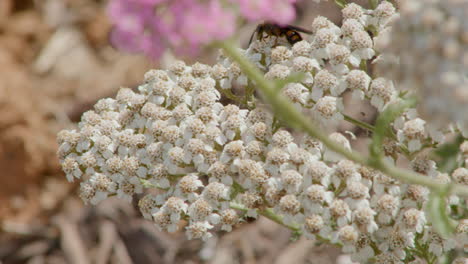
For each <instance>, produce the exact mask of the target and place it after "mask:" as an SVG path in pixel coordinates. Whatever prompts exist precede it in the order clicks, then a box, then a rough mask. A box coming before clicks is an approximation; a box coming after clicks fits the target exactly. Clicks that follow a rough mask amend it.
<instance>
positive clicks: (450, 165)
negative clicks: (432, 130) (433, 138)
mask: <svg viewBox="0 0 468 264" xmlns="http://www.w3.org/2000/svg"><path fill="white" fill-rule="evenodd" d="M463 141H464V139H463V137H462V136H461V135H458V137H457V138H456V139H455V140H454V141H453V142H450V143H446V144H443V145H442V146H440V147H438V148H437V149H436V150H434V152H433V156H435V157H434V159H435V160H436V162H437V168H439V170H440V171H443V172H446V173H452V171H454V170H455V169H456V168H457V167H458V166H459V164H458V163H457V156H458V153H459V152H460V145H461V144H462V143H463Z"/></svg>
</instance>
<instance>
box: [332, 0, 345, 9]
mask: <svg viewBox="0 0 468 264" xmlns="http://www.w3.org/2000/svg"><path fill="white" fill-rule="evenodd" d="M335 4H337V5H338V6H339V7H340V8H344V7H345V6H346V5H347V4H348V2H347V1H346V0H335Z"/></svg>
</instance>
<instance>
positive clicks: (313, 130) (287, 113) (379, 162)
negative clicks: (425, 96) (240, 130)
mask: <svg viewBox="0 0 468 264" xmlns="http://www.w3.org/2000/svg"><path fill="white" fill-rule="evenodd" d="M219 46H220V47H221V48H222V49H223V50H224V51H225V52H226V54H227V55H228V56H229V57H231V59H233V60H234V61H235V62H237V63H238V64H239V66H240V67H241V69H242V70H243V72H244V73H245V74H246V75H247V76H248V77H249V78H250V80H252V81H253V82H254V83H255V84H256V85H257V87H258V88H259V89H260V90H261V92H262V93H263V95H264V97H265V99H266V100H267V101H268V102H269V103H270V104H271V106H272V109H273V110H274V111H275V113H276V114H277V116H279V117H282V119H283V121H284V122H286V123H287V124H289V125H290V126H292V127H295V128H299V129H302V130H303V131H305V132H306V133H307V134H309V135H310V136H312V137H314V138H316V139H318V140H320V141H321V142H323V144H324V145H325V146H327V147H328V148H329V149H330V150H332V151H334V152H337V153H339V154H341V155H342V156H344V157H345V158H347V159H349V160H352V161H354V162H357V163H359V164H362V165H366V166H370V167H373V168H375V169H377V170H380V171H382V172H383V173H385V174H387V175H389V176H391V177H393V178H395V179H398V180H402V181H405V182H409V183H413V184H419V185H424V186H427V187H429V188H431V189H432V190H434V191H438V192H440V191H443V190H446V189H447V188H450V189H451V193H453V194H458V195H462V196H466V197H468V187H466V186H459V185H454V184H441V183H440V182H439V181H436V180H434V179H431V178H429V177H427V176H423V175H421V174H418V173H415V172H412V171H409V170H404V169H400V168H397V167H395V166H393V165H391V164H388V163H386V162H385V161H383V159H382V158H381V156H379V157H378V158H377V159H376V158H372V157H371V158H369V159H368V158H367V157H364V156H363V155H362V154H360V153H358V152H355V151H350V150H347V149H345V148H344V147H343V146H341V145H340V144H338V143H336V142H334V141H333V140H331V139H330V138H329V137H328V136H327V135H326V134H324V133H322V132H321V131H320V130H319V128H317V127H316V126H314V125H313V124H312V122H311V121H310V120H309V119H308V118H307V117H306V116H304V115H303V114H302V113H301V112H300V111H298V110H297V109H296V108H295V107H294V106H293V105H292V104H291V103H290V102H289V101H288V100H287V99H286V98H285V97H282V96H281V95H280V94H279V93H278V92H277V90H278V89H277V87H276V85H275V83H274V82H272V81H269V80H267V79H265V78H264V76H263V74H262V73H261V72H260V70H258V69H257V67H255V65H253V64H252V63H251V62H250V61H249V60H248V59H246V58H245V57H244V56H243V55H242V54H241V53H240V52H239V50H238V49H237V48H236V47H235V46H234V45H233V44H232V43H231V42H221V43H219ZM374 134H376V133H374ZM381 135H384V134H381ZM379 154H380V153H379Z"/></svg>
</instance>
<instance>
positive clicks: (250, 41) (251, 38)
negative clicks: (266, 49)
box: [249, 26, 259, 46]
mask: <svg viewBox="0 0 468 264" xmlns="http://www.w3.org/2000/svg"><path fill="white" fill-rule="evenodd" d="M258 27H259V26H257V27H256V28H255V30H254V32H252V35H250V39H249V46H250V44H252V40H253V37H254V35H255V33H256V32H257V31H258Z"/></svg>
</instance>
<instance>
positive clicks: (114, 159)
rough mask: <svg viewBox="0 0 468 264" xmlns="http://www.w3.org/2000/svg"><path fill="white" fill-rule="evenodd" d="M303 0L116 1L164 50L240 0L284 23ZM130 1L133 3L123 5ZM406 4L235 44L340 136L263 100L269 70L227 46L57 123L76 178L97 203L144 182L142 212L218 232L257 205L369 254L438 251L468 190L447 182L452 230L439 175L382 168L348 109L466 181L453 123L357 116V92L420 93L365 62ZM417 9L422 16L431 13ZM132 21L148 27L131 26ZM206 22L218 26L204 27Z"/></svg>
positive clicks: (374, 57)
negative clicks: (301, 124)
mask: <svg viewBox="0 0 468 264" xmlns="http://www.w3.org/2000/svg"><path fill="white" fill-rule="evenodd" d="M452 1H455V0H452ZM452 1H450V2H452ZM130 2H131V4H130ZM411 2H413V3H419V1H411ZM436 2H437V3H439V2H438V1H436V0H433V1H430V4H431V5H432V4H434V3H436ZM455 2H457V1H455ZM293 3H294V1H292V0H274V1H263V0H256V1H244V0H232V1H228V2H227V3H223V4H225V5H223V6H221V5H220V4H219V3H215V2H214V1H199V2H198V1H186V0H183V1H166V0H156V1H154V0H153V1H151V0H140V1H130V0H126V1H124V0H117V3H116V4H115V3H111V9H112V8H114V9H115V10H117V11H119V12H121V13H114V15H117V14H119V18H120V19H121V21H120V22H121V24H120V25H119V27H120V28H118V29H117V30H121V32H120V33H122V32H124V33H125V32H126V33H128V34H129V35H126V36H127V37H130V38H129V39H130V40H129V41H131V42H132V43H133V44H135V43H136V44H137V45H136V46H134V47H137V49H140V50H141V49H142V48H143V46H141V45H140V44H141V43H145V42H144V41H149V40H152V38H163V37H164V42H158V43H164V46H159V47H155V50H152V48H150V47H149V46H148V48H147V49H148V51H149V50H151V51H155V52H156V53H157V52H159V51H160V50H162V49H164V48H165V47H166V46H171V47H173V48H174V49H178V48H180V49H182V50H183V49H196V47H198V46H199V45H202V44H205V43H209V42H210V41H212V40H213V38H214V39H223V38H225V37H226V36H227V33H226V31H223V32H217V30H218V29H220V28H224V29H226V28H230V27H231V26H233V25H230V24H221V25H216V24H212V21H210V20H213V21H216V19H217V17H218V16H223V15H226V16H227V17H228V18H229V17H231V16H234V15H235V13H234V11H232V10H231V9H228V7H229V5H237V7H239V8H238V12H240V13H241V14H242V15H243V16H244V17H246V18H247V19H248V20H257V19H265V20H268V21H271V22H276V23H279V24H282V23H287V22H288V21H289V19H291V13H290V11H291V10H290V8H291V5H292V4H293ZM452 4H453V3H452ZM125 5H127V7H129V8H130V7H131V8H130V9H128V10H124V9H122V8H123V6H125ZM416 7H418V5H417V4H416ZM418 8H420V7H418ZM417 10H419V9H417ZM435 10H436V11H437V10H438V9H437V8H436V9H435ZM444 10H445V9H444ZM117 11H115V12H117ZM132 12H133V13H132ZM139 12H143V13H145V14H146V15H147V17H145V16H140V14H139ZM154 12H155V13H156V14H157V16H153V13H154ZM202 12H203V15H201V13H202ZM224 12H227V13H224ZM281 12H283V13H282V14H279V13H281ZM444 12H445V13H444ZM444 12H442V13H443V14H445V15H447V14H451V13H450V12H448V11H447V12H446V11H444ZM130 14H132V15H130ZM430 14H432V13H430ZM457 14H458V13H457ZM275 16H276V18H277V19H278V20H274V19H273V17H275ZM397 16H398V13H397V12H396V9H395V7H394V6H393V4H392V3H390V2H387V1H381V2H380V4H379V5H378V6H377V8H376V9H375V10H368V9H365V8H363V7H360V6H358V5H357V4H348V5H346V6H345V8H343V18H344V22H343V23H342V26H341V27H338V26H336V25H335V24H333V23H332V22H331V21H330V20H328V19H326V18H324V17H321V16H319V17H317V18H316V19H315V20H314V21H313V23H312V25H311V31H312V32H313V34H312V35H311V36H303V37H304V38H303V40H302V41H299V42H297V43H294V44H291V43H289V42H286V41H284V42H281V41H278V40H281V38H282V36H275V35H273V36H268V37H264V38H258V39H254V40H253V42H252V44H251V45H250V46H249V47H248V48H247V49H237V51H238V52H239V53H240V54H241V55H243V56H244V58H243V59H245V60H246V62H247V60H249V61H250V62H252V64H253V65H255V66H257V67H258V68H259V69H260V70H261V71H263V77H264V79H265V80H264V81H265V82H266V83H268V82H271V83H275V84H280V85H277V86H276V88H277V91H275V92H277V93H276V95H277V96H283V97H284V99H285V100H289V102H290V103H291V104H290V106H291V108H288V109H294V110H296V112H297V113H303V114H304V115H305V118H310V122H311V123H313V126H314V127H315V128H317V127H318V128H320V130H322V131H325V132H326V133H327V134H325V136H324V138H325V137H328V139H329V140H328V142H327V140H323V142H321V141H318V140H317V139H316V138H313V137H311V136H310V135H309V134H305V133H303V132H301V131H299V130H296V129H294V128H295V127H294V126H291V127H286V126H284V125H283V124H285V123H282V121H284V120H283V119H281V118H280V117H281V116H282V115H281V116H276V115H274V114H272V111H270V110H269V108H268V106H269V105H267V102H266V100H262V99H259V98H257V93H255V92H254V89H253V88H257V86H259V87H262V85H261V83H259V82H258V79H256V80H251V79H250V77H248V76H250V75H249V74H248V73H249V72H248V71H247V70H245V68H244V67H245V65H243V64H242V63H240V62H242V61H241V60H240V59H239V60H236V61H233V59H232V58H231V57H227V56H226V54H227V53H228V49H226V50H225V51H226V54H225V53H224V52H221V53H220V55H219V56H218V58H217V61H216V63H215V64H214V65H213V66H211V65H207V64H202V63H195V64H193V65H187V64H186V63H185V62H182V61H175V62H174V63H173V64H172V65H171V66H169V68H168V69H167V70H150V71H148V72H147V73H146V74H145V76H144V82H143V83H142V84H141V85H140V86H138V87H137V89H135V90H133V89H129V88H122V89H120V90H119V92H118V93H117V95H116V97H115V98H106V99H101V100H99V101H98V102H97V103H96V105H95V106H94V108H93V109H92V110H89V111H87V112H86V113H84V114H83V116H82V119H81V122H79V123H78V126H77V128H76V129H74V130H64V131H61V132H60V133H59V134H58V137H57V138H58V143H59V145H60V146H59V150H58V156H59V160H60V163H61V165H62V168H63V171H64V172H65V174H66V178H67V179H68V180H69V181H79V182H80V191H79V192H80V194H79V195H80V197H81V199H82V200H83V201H84V202H85V203H91V204H98V203H99V202H101V201H102V200H104V199H106V198H108V197H111V196H116V197H117V198H119V199H121V200H123V201H126V202H131V201H132V200H133V199H134V198H137V197H141V198H140V199H139V201H138V207H139V209H140V211H141V213H142V215H143V217H144V218H145V219H147V220H149V221H152V222H153V223H154V224H155V226H156V227H157V228H159V229H160V230H164V231H168V232H176V231H185V233H186V235H187V237H188V238H190V239H202V240H207V239H209V238H210V237H211V236H213V235H216V231H217V230H225V231H228V232H229V231H231V230H232V229H233V228H235V227H236V226H237V225H239V224H241V223H242V222H244V221H245V220H246V218H250V219H251V218H258V217H261V216H266V217H270V218H274V220H275V221H276V222H279V223H282V224H284V225H285V226H287V227H289V228H291V229H294V231H295V232H297V233H298V234H299V233H302V234H304V235H305V236H306V237H307V238H309V239H315V240H319V241H320V242H329V243H334V244H338V245H341V246H342V250H343V252H345V253H347V254H350V255H351V259H352V260H353V261H354V260H355V261H359V262H360V263H367V262H369V261H371V262H372V261H374V262H376V263H416V262H414V261H417V260H418V259H417V257H418V256H427V259H432V260H434V259H438V258H441V256H442V255H443V254H447V253H451V252H452V250H453V249H454V248H456V247H458V248H461V247H463V245H465V244H466V243H467V238H466V230H467V228H466V226H467V224H466V223H467V222H466V219H462V218H463V216H462V215H461V214H460V212H462V211H463V208H464V206H465V204H464V203H465V202H466V201H464V200H463V199H461V198H460V197H459V196H457V195H455V194H450V195H448V197H446V202H447V206H442V207H444V208H443V209H445V210H446V214H447V215H448V216H449V217H451V216H456V218H457V221H458V224H457V227H456V230H455V231H454V235H453V236H452V237H450V238H449V239H446V238H444V237H442V236H441V235H439V234H438V233H437V232H436V229H435V228H434V227H433V224H434V219H432V218H429V215H428V214H427V211H426V208H428V207H430V205H431V203H432V202H433V201H432V200H431V195H430V194H431V189H432V187H430V188H429V187H428V186H422V185H417V184H409V183H407V182H406V181H404V180H403V179H400V178H398V180H397V179H395V178H394V177H391V176H394V175H395V174H394V173H393V174H392V170H383V172H382V171H380V170H382V168H381V167H379V166H378V165H379V164H380V163H375V162H369V163H366V162H362V161H361V162H359V160H360V159H359V158H355V156H354V155H356V154H355V152H352V151H353V148H354V147H355V146H356V145H359V144H362V142H367V141H369V138H368V137H367V135H366V133H358V132H361V131H360V130H357V129H356V130H354V129H353V131H346V130H351V129H349V128H348V127H349V126H347V127H345V124H344V122H345V121H349V122H351V123H353V124H354V125H356V126H359V127H360V128H362V129H365V130H366V131H369V132H370V133H371V134H372V135H373V137H374V136H377V133H380V134H378V135H379V136H381V137H383V138H384V139H383V143H382V146H373V148H374V147H376V148H381V152H380V153H379V154H380V155H381V156H382V161H383V162H385V163H384V164H387V166H389V168H391V166H394V165H395V164H399V163H404V164H406V165H407V167H408V168H409V169H407V171H406V172H407V173H408V174H411V175H412V174H414V173H418V174H419V177H425V179H424V180H425V181H432V182H435V183H437V184H436V185H438V184H439V183H440V184H441V185H442V184H450V186H453V188H452V189H450V190H455V189H457V188H463V187H460V186H466V185H467V184H468V180H467V179H468V176H467V175H468V170H467V168H466V165H467V160H468V143H467V142H468V141H467V140H466V139H463V141H464V142H460V141H459V140H458V139H457V140H456V143H457V144H458V143H460V144H459V146H458V145H457V147H450V149H457V151H458V152H457V154H456V155H450V162H447V163H446V164H445V163H442V164H444V165H443V167H444V169H447V172H442V171H441V170H440V169H439V167H442V166H440V164H441V163H438V162H439V160H438V159H436V158H434V159H433V158H432V157H433V155H428V153H427V152H428V151H427V150H430V149H433V148H435V147H437V146H438V145H439V144H441V143H443V142H445V136H444V133H446V132H447V131H443V130H442V131H441V130H438V129H435V128H433V127H432V126H431V125H432V124H431V122H430V121H429V120H424V119H423V117H421V116H420V115H419V113H418V111H417V110H416V109H415V108H410V109H406V110H405V111H402V113H401V114H399V115H398V116H395V118H394V119H392V120H391V123H390V124H388V129H387V130H386V131H384V132H382V131H380V132H379V131H378V129H376V127H377V126H379V125H380V123H379V122H380V121H377V122H376V124H375V125H374V124H367V123H365V122H364V121H361V120H356V119H354V118H353V117H352V116H351V115H348V113H352V112H356V108H357V107H356V105H353V104H349V103H347V102H348V99H347V96H348V95H350V96H352V97H353V98H354V99H358V101H359V102H361V103H363V104H364V103H365V104H367V105H368V107H369V108H373V110H374V111H375V113H378V114H381V112H385V110H386V109H389V108H390V107H391V106H392V105H395V104H398V103H400V102H401V101H405V100H406V98H407V94H408V92H410V91H401V85H400V83H399V82H397V80H395V78H393V77H389V76H386V75H380V74H378V73H377V72H375V71H373V70H370V69H369V68H368V67H370V66H372V65H373V64H377V65H378V66H379V65H381V64H382V63H384V62H385V60H386V59H387V57H386V56H385V55H388V54H384V52H385V51H384V50H385V49H383V50H381V49H379V48H377V47H378V46H379V45H377V43H380V42H381V41H383V40H384V35H385V34H384V33H385V32H387V31H389V29H390V26H391V25H392V23H391V22H392V20H394V19H396V18H397ZM415 16H416V18H417V19H416V22H418V21H419V19H420V17H419V13H417V14H416V15H415ZM453 16H455V14H454V15H453ZM116 17H117V16H115V17H114V18H116ZM215 18H216V19H215ZM421 19H422V18H421ZM424 19H426V20H428V21H429V22H430V21H431V20H432V19H433V18H432V17H431V16H428V17H425V18H424ZM424 19H423V20H424ZM434 19H436V18H434ZM135 21H136V22H135ZM426 22H427V21H426ZM187 23H188V24H189V25H187ZM148 25H151V27H150V28H148ZM213 25H216V26H213ZM438 26H439V25H436V26H435V27H436V28H437V27H438ZM135 29H139V30H140V31H139V32H140V33H141V32H147V34H143V35H139V36H138V38H139V39H138V38H133V39H132V38H131V36H132V34H137V31H132V30H135ZM201 29H203V30H206V35H204V36H198V35H199V30H201ZM457 32H458V31H457ZM120 33H119V34H120ZM140 33H138V34H140ZM225 33H226V35H224V34H225ZM124 35H125V34H124ZM124 35H121V36H124ZM135 36H136V35H135ZM457 36H458V35H457ZM145 38H148V39H145ZM142 40H144V41H142ZM456 41H460V39H459V38H457V40H456ZM150 42H151V41H150ZM132 43H131V44H132ZM152 44H153V43H152ZM159 48H160V50H158V49H159ZM156 53H155V55H158V54H159V53H158V54H156ZM427 57H430V54H429V55H428V56H427ZM233 58H234V56H233ZM425 66H428V65H424V67H425ZM429 66H430V65H429ZM429 66H428V67H429ZM296 75H299V76H300V77H302V78H296V77H295V76H296ZM257 77H258V78H261V77H262V76H257ZM289 80H292V82H288V81H289ZM285 82H286V83H285ZM234 87H235V88H236V89H232V88H234ZM238 90H239V91H243V93H245V97H244V94H237V91H238ZM225 96H226V97H229V99H230V100H232V101H233V103H227V100H226V98H225ZM282 99H283V98H282ZM265 105H266V106H265ZM390 109H391V108H390ZM281 114H284V116H288V114H291V113H289V112H288V111H285V113H281ZM377 120H379V119H377ZM286 121H287V120H286ZM448 130H449V131H448V132H454V131H455V132H458V131H457V129H456V128H450V129H448ZM353 132H354V133H353ZM311 134H313V133H311ZM357 138H358V139H359V140H355V139H357ZM330 142H332V143H333V144H331V143H330ZM336 145H339V146H341V148H342V149H345V150H346V151H348V152H347V153H346V152H344V151H342V150H339V148H337V147H336ZM372 150H374V149H372ZM426 151H427V152H426ZM373 158H379V157H373ZM452 165H453V168H448V167H451V166H452ZM367 166H372V167H373V168H370V167H367ZM379 169H380V170H379ZM449 170H450V171H449ZM384 172H385V173H384ZM413 172H414V173H413ZM441 204H443V203H441ZM439 209H440V208H439ZM414 252H417V254H418V256H415V255H413V254H414ZM410 261H412V262H410Z"/></svg>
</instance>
